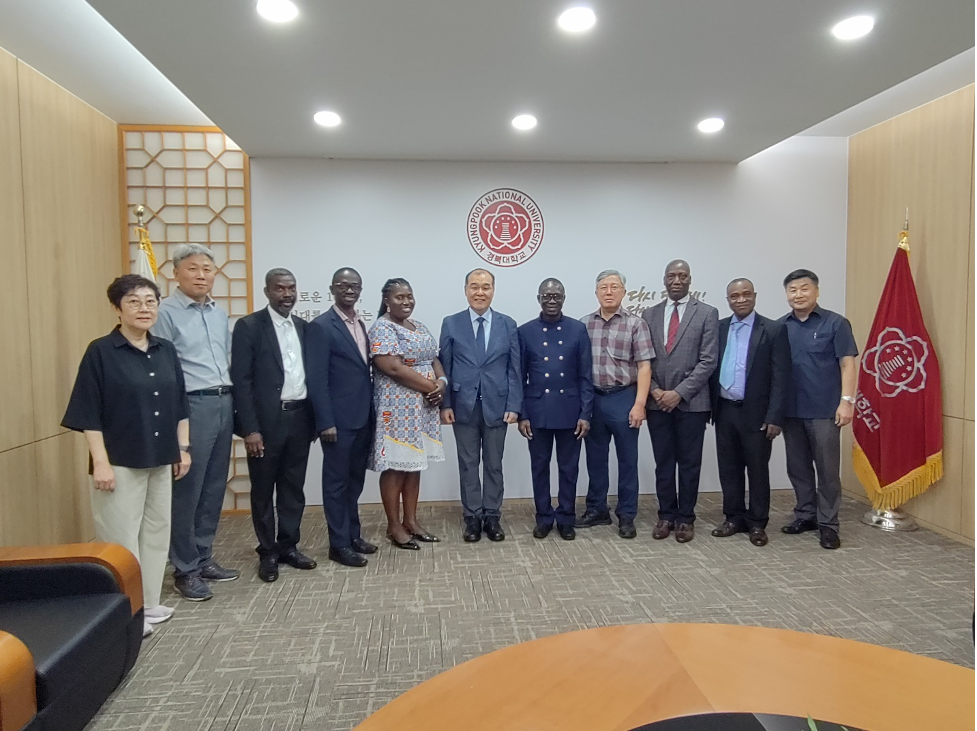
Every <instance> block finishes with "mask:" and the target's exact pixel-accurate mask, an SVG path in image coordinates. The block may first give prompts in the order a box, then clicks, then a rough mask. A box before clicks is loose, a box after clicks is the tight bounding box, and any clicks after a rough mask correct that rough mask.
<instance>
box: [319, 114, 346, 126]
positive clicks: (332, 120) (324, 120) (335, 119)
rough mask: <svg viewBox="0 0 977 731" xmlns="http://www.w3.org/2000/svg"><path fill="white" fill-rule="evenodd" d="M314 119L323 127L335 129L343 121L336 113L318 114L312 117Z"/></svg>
mask: <svg viewBox="0 0 977 731" xmlns="http://www.w3.org/2000/svg"><path fill="white" fill-rule="evenodd" d="M312 119H314V120H315V123H316V124H321V125H322V126H323V127H335V126H337V125H338V124H339V123H340V122H342V121H343V120H342V119H340V117H339V115H338V114H336V113H335V112H316V113H315V114H313V115H312Z"/></svg>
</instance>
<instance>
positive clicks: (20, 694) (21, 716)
mask: <svg viewBox="0 0 977 731" xmlns="http://www.w3.org/2000/svg"><path fill="white" fill-rule="evenodd" d="M36 713H37V680H36V677H35V675H34V658H33V657H32V656H31V653H30V650H28V649H27V646H26V645H25V644H24V643H23V642H21V641H20V640H18V639H17V638H16V637H14V636H13V635H11V634H7V633H6V632H2V631H0V731H20V729H22V728H24V726H26V725H27V724H28V722H30V720H31V719H32V718H33V717H34V716H35V714H36Z"/></svg>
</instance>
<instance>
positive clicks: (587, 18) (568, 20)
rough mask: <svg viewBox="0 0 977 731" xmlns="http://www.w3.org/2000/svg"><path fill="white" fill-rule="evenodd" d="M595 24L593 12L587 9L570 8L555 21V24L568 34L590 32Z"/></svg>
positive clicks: (595, 18)
mask: <svg viewBox="0 0 977 731" xmlns="http://www.w3.org/2000/svg"><path fill="white" fill-rule="evenodd" d="M596 22H597V16H596V15H594V11H593V10H591V9H590V8H587V7H582V6H581V7H577V8H570V9H569V10H564V11H563V12H562V13H560V17H559V18H557V19H556V24H557V25H558V26H560V27H561V28H562V29H563V30H565V31H567V32H568V33H583V32H584V31H585V30H590V29H591V28H593V27H594V23H596Z"/></svg>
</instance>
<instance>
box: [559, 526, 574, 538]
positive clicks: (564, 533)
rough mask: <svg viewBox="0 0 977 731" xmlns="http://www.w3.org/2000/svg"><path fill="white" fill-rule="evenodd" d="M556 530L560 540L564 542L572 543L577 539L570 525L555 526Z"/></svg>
mask: <svg viewBox="0 0 977 731" xmlns="http://www.w3.org/2000/svg"><path fill="white" fill-rule="evenodd" d="M556 530H557V532H558V533H559V534H560V538H562V539H563V540H565V541H572V540H573V539H574V538H576V537H577V532H576V531H575V530H574V529H573V526H572V525H558V526H556Z"/></svg>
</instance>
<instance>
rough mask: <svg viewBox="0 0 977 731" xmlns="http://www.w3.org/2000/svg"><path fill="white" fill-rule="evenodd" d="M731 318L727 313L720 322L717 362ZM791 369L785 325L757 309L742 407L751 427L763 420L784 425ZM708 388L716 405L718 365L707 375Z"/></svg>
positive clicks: (717, 398)
mask: <svg viewBox="0 0 977 731" xmlns="http://www.w3.org/2000/svg"><path fill="white" fill-rule="evenodd" d="M731 320H732V317H727V318H725V319H724V320H720V322H719V361H720V363H721V362H722V359H723V353H725V352H726V340H727V338H728V337H729V323H730V321H731ZM790 369H791V364H790V341H789V340H788V339H787V328H786V327H784V324H783V323H781V322H777V321H776V320H770V319H768V318H766V317H764V316H763V315H761V314H760V313H759V312H758V313H756V320H754V322H753V331H752V332H751V333H750V346H749V350H747V355H746V390H745V392H744V396H743V407H742V408H743V410H744V413H745V416H746V419H747V420H748V423H749V428H750V429H757V430H759V429H760V427H761V426H763V425H764V424H775V425H777V426H780V427H782V426H783V425H784V408H785V407H786V405H787V384H788V382H789V381H790ZM709 391H710V394H711V396H712V403H713V408H714V409H715V407H716V405H717V404H718V403H719V368H716V370H715V372H714V373H713V374H712V378H710V379H709Z"/></svg>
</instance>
